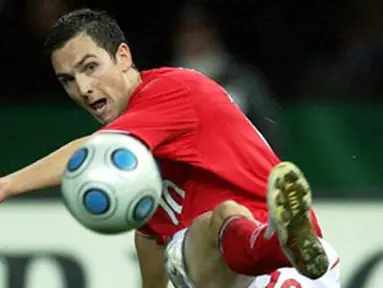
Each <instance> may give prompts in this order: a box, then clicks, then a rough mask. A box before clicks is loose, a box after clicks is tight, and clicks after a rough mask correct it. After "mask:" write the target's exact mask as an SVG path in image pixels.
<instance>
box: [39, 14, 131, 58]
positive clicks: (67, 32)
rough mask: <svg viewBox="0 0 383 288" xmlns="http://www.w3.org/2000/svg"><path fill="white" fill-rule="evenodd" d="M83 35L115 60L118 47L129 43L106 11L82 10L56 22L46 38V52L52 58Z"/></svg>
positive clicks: (64, 16)
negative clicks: (57, 51) (70, 42)
mask: <svg viewBox="0 0 383 288" xmlns="http://www.w3.org/2000/svg"><path fill="white" fill-rule="evenodd" d="M81 33H85V34H86V35H88V36H89V37H91V38H92V40H93V41H94V42H95V43H96V44H97V45H98V46H99V47H101V48H103V49H105V50H106V51H107V52H108V54H109V55H110V56H111V57H112V58H115V54H116V52H117V49H118V46H119V45H120V44H121V43H127V41H126V38H125V35H124V33H123V32H122V30H121V28H120V26H119V25H118V24H117V21H116V20H115V19H113V18H112V17H111V16H109V15H108V14H107V13H106V12H105V11H95V10H91V9H88V8H82V9H78V10H74V11H72V12H70V13H68V14H65V15H63V16H61V17H60V18H59V19H58V20H57V21H56V23H55V24H54V25H53V26H52V28H51V29H50V31H49V32H48V34H47V36H46V38H45V42H44V48H45V49H44V50H45V52H46V53H47V54H48V55H49V56H51V55H52V53H53V52H54V51H55V50H57V49H60V48H62V47H63V46H64V45H65V44H66V43H67V42H68V41H69V40H71V39H72V38H74V37H76V36H77V35H79V34H81Z"/></svg>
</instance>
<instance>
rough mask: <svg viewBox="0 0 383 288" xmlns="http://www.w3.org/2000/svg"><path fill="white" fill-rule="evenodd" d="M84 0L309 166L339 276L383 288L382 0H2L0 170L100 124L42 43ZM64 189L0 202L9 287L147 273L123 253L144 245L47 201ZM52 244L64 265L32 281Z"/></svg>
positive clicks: (354, 286)
mask: <svg viewBox="0 0 383 288" xmlns="http://www.w3.org/2000/svg"><path fill="white" fill-rule="evenodd" d="M80 7H90V8H97V9H103V10H107V11H108V12H109V13H110V14H112V15H113V16H115V18H116V19H117V20H118V22H119V23H120V25H121V27H122V29H123V30H124V31H125V32H126V35H127V38H128V39H129V43H130V46H131V49H132V52H133V56H134V60H135V63H136V65H137V67H138V68H139V69H140V70H145V69H151V68H156V67H160V66H182V67H188V68H193V69H196V70H199V71H201V72H203V73H205V74H206V75H208V76H210V77H211V78H213V79H215V80H216V81H218V82H219V83H221V84H222V85H223V86H224V87H225V88H226V90H227V91H228V92H229V93H230V95H231V96H232V97H233V99H234V100H235V101H236V102H237V104H238V105H239V106H240V107H241V109H242V110H243V111H244V113H246V115H247V116H248V117H249V119H250V120H251V121H252V122H253V123H254V124H255V125H256V126H257V127H258V128H259V129H260V130H261V132H262V133H263V134H264V135H265V136H266V137H267V139H268V140H269V142H270V143H271V145H272V146H273V148H274V149H275V150H276V151H277V153H278V155H279V156H280V157H281V158H282V159H283V160H290V161H294V162H296V163H297V164H298V165H299V166H300V167H301V168H302V170H303V171H305V174H306V176H307V177H308V178H309V180H310V182H311V184H312V187H313V190H314V196H315V197H316V198H317V199H316V202H315V203H316V205H317V212H318V213H319V214H320V216H321V217H320V219H321V221H322V223H323V225H324V227H325V231H327V232H326V233H327V234H326V233H325V235H327V237H328V238H327V239H330V242H331V243H333V245H334V246H335V247H336V248H337V249H338V251H339V253H340V255H341V259H342V265H343V268H344V270H343V271H345V272H343V273H344V274H343V276H342V277H343V279H346V280H347V281H345V283H343V285H342V287H345V288H362V287H369V288H370V287H373V288H375V287H382V285H383V276H382V275H383V273H380V274H379V273H375V274H371V273H372V272H371V271H373V270H374V269H375V268H374V267H376V266H377V265H378V264H379V263H381V260H382V259H383V252H382V249H381V243H383V233H381V232H380V230H379V228H376V227H378V226H379V223H378V222H379V220H378V219H380V218H381V217H383V214H382V211H383V207H382V203H383V202H382V199H383V191H382V187H383V177H382V176H381V174H382V173H381V166H382V165H381V163H382V162H383V156H382V155H383V153H381V149H382V147H383V136H382V135H383V133H382V127H383V113H382V112H381V111H382V100H381V99H382V93H383V77H382V76H383V45H382V44H383V17H382V15H383V1H381V0H358V1H356V0H351V1H345V0H335V1H319V0H311V1H303V0H290V1H281V0H275V1H272V0H204V1H203V0H200V1H197V0H194V1H181V0H157V1H156V0H150V1H149V0H139V1H138V0H137V1H136V0H132V1H115V0H109V1H95V0H93V1H78V0H0V39H1V41H0V75H1V83H0V125H1V128H2V129H1V132H2V134H1V138H0V139H1V140H0V153H1V161H0V175H5V174H7V173H10V172H12V171H14V170H16V169H19V168H21V167H23V166H25V165H26V164H29V163H31V162H33V161H35V160H37V159H39V158H40V157H42V156H44V155H46V154H47V153H50V152H51V151H53V150H55V149H56V148H58V147H60V146H62V145H63V144H65V143H67V142H69V141H71V140H72V139H74V138H75V137H79V136H82V135H86V134H89V133H91V132H93V131H95V130H96V129H98V128H99V126H98V124H97V123H95V122H94V121H93V119H92V118H91V117H90V116H88V115H87V114H86V113H85V112H83V111H82V110H81V109H79V108H78V107H77V106H76V105H75V104H74V103H72V102H71V101H70V100H69V99H68V98H67V97H66V95H65V94H64V93H63V90H62V88H61V87H60V86H59V83H58V82H57V81H56V80H55V79H54V77H53V73H52V69H51V66H50V62H49V59H47V58H46V57H45V56H44V55H43V51H42V44H43V38H44V34H45V32H46V31H47V29H48V28H49V26H50V25H51V24H52V23H53V22H54V21H55V20H57V18H58V17H59V16H61V15H62V14H64V13H66V12H68V11H71V10H73V9H75V8H80ZM59 196H60V194H59V190H58V189H50V190H45V191H38V192H36V193H31V194H29V195H28V196H26V197H25V196H24V197H20V198H21V200H27V201H18V200H19V199H20V198H17V199H15V200H16V201H12V200H11V201H9V202H6V203H5V204H2V205H1V207H0V223H1V227H2V228H1V230H0V231H1V237H0V238H1V239H0V240H1V241H0V244H1V245H0V246H1V247H4V249H1V250H0V288H3V287H5V288H7V287H11V288H23V287H29V288H30V287H50V288H53V287H52V284H47V283H52V281H53V282H55V281H56V282H55V283H58V282H57V279H56V278H57V277H56V278H55V277H53V276H52V277H53V278H54V279H53V280H52V281H48V280H47V276H49V275H51V273H50V271H51V270H49V269H51V268H52V267H58V266H57V265H58V264H60V265H61V266H60V265H59V266H60V267H61V270H62V271H63V273H64V274H65V275H66V276H65V277H66V278H65V277H64V278H65V279H66V280H65V281H66V282H65V281H64V280H63V281H64V282H65V283H66V284H65V285H66V286H65V285H64V284H62V285H63V286H60V287H71V288H72V287H75V288H83V287H92V288H98V287H110V286H113V287H127V286H125V284H122V283H129V281H128V282H126V281H125V280H124V281H122V280H121V281H120V279H119V278H118V277H117V278H116V277H115V275H116V270H115V269H116V268H121V269H120V270H121V271H120V274H119V275H121V276H123V277H125V278H128V279H132V277H136V278H137V279H138V278H139V276H138V272H137V271H136V270H134V269H133V270H132V269H131V268H127V267H125V266H124V265H125V263H126V261H125V260H126V259H125V258H121V257H120V256H121V255H123V254H124V253H125V252H126V249H130V250H129V252H127V255H130V256H129V257H131V260H132V259H133V260H132V261H131V263H132V264H131V265H133V267H136V266H137V263H136V261H135V260H134V248H133V244H131V245H130V246H129V247H130V248H129V247H128V248H126V247H127V246H126V244H125V240H121V241H120V240H118V239H121V238H117V239H116V238H113V239H111V238H108V239H110V240H106V239H105V238H102V237H100V236H99V235H98V236H95V235H93V234H91V235H89V233H88V232H87V231H86V230H85V229H80V228H79V227H77V226H76V225H77V224H76V222H75V221H74V220H73V219H72V218H70V217H69V216H68V215H67V214H66V211H65V210H64V208H63V207H62V205H61V206H60V204H59V203H60V202H59V201H52V202H50V201H48V200H55V199H57V200H58V199H59ZM31 199H34V200H37V201H31ZM8 203H9V204H8ZM25 205H27V206H28V205H29V206H28V207H26V206H25ZM40 208H41V209H40ZM40 219H43V221H41V220H40ZM28 221H31V223H32V224H29V223H28ZM47 227H49V228H47ZM354 227H357V229H355V228H354ZM75 228H76V229H77V230H76V229H75ZM28 229H32V230H28ZM25 231H28V232H25ZM36 231H37V232H36ZM38 231H40V232H38ZM87 233H88V234H87ZM130 235H131V234H130ZM75 236H76V237H75ZM72 238H73V239H72ZM7 239H8V240H7ZM31 239H34V240H31ZM59 240H61V242H60V241H59ZM23 241H24V242H23ZM57 241H59V242H57ZM113 241H115V242H113ZM118 241H120V242H118ZM130 242H131V241H130ZM130 242H129V243H130ZM20 243H21V244H20ZM90 243H93V245H90ZM68 245H69V246H68ZM71 245H72V246H71ZM112 248H113V249H114V248H115V249H117V248H118V249H120V250H121V251H120V250H119V251H118V253H116V251H117V250H116V251H115V254H113V253H109V252H110V251H111V249H112ZM52 249H53V250H52ZM113 249H112V250H113ZM30 251H32V252H30ZM38 251H40V252H38ZM52 251H53V252H52ZM57 251H61V252H57ZM62 251H65V253H67V252H69V253H71V254H73V255H74V256H75V257H74V258H73V257H72V256H71V257H69V258H68V257H67V256H65V255H66V254H65V253H64V252H62ZM47 253H48V254H47ZM49 253H50V254H49ZM60 253H61V254H60ZM62 253H64V254H62ZM47 255H48V256H49V259H51V258H52V259H56V260H55V261H56V262H55V263H56V264H54V265H51V264H49V265H48V266H47V267H48V268H49V267H50V268H49V269H48V268H47V269H48V270H46V268H44V269H43V270H44V272H43V274H42V276H41V275H40V276H41V278H38V279H37V280H36V283H37V284H36V285H37V286H32V284H30V283H32V282H33V281H32V282H31V281H29V282H28V281H26V280H25V277H26V275H27V274H28V273H27V272H25V271H26V270H25V269H26V267H29V266H28V265H27V264H26V263H30V262H31V259H32V260H33V261H35V260H36V259H46V258H47V257H48V256H47ZM79 257H80V258H79ZM97 257H98V258H97ZM108 257H109V258H108ZM76 259H77V260H76ZM95 259H98V260H97V261H96V260H95ZM104 259H109V260H104ZM33 261H32V262H33ZM36 261H37V260H36ZM36 261H35V262H36ZM104 261H106V262H104ZM107 261H109V262H107ZM2 263H7V265H8V266H7V265H6V266H7V267H8V268H7V269H8V270H9V271H10V272H9V273H8V274H7V273H6V274H4V273H3V274H4V275H7V276H6V277H5V276H4V277H2V276H1V275H3V274H1V273H2V271H3V272H4V271H5V270H4V269H3V270H2V269H1V268H2ZM33 263H34V262H33ZM57 263H58V264H57ZM63 263H64V264H63ZM65 263H66V264H65ZM68 263H69V264H68ZM93 263H97V264H93ZM106 263H107V264H106ZM116 263H118V264H116ZM36 265H37V264H36ZM3 266H4V265H3ZM30 266H31V265H30ZM32 266H33V265H32ZM32 266H31V267H32ZM33 267H35V266H33ZM44 267H45V266H44ZM76 267H77V268H76ZM129 267H130V266H129ZM76 269H77V270H76ZM82 269H85V270H84V271H85V272H84V271H82ZM86 269H88V270H89V271H88V270H86ZM104 269H109V270H108V272H107V273H104V274H102V273H101V272H100V271H105V270H104ZM8 270H7V271H8ZM74 271H77V272H76V273H78V274H76V273H75V272H74ZM78 271H80V272H81V271H82V272H81V273H82V274H81V273H80V272H78ZM128 271H129V273H130V274H129V273H128V274H129V275H128V274H126V273H125V272H128ZM99 272H100V273H99ZM44 273H45V274H44ZM64 274H63V275H64ZM60 275H61V274H60ZM76 275H80V276H81V275H82V276H81V277H80V276H78V277H77V276H76ZM84 275H85V276H84ZM132 275H133V276H132ZM371 275H372V276H374V277H372V276H371ZM84 277H85V278H86V277H87V278H86V279H88V280H89V281H90V282H89V283H93V284H89V283H88V284H84V283H85V280H84V279H85V278H84ZM107 277H109V278H110V279H107ZM64 278H62V279H64ZM125 278H124V279H125ZM372 278H373V280H371V279H372ZM4 279H5V280H4ZM23 279H24V280H23ZM41 279H43V280H41ZM60 279H61V278H60ZM99 279H101V280H105V281H111V282H108V283H110V285H103V284H102V283H101V282H100V283H98V282H97V281H99ZM3 280H4V281H8V282H6V283H8V284H4V283H5V282H1V281H3ZM29 280H30V279H29ZM23 281H26V282H25V283H29V284H25V285H24V286H23V284H22V282H23ZM60 281H61V280H60ZM71 281H72V282H71ZM92 281H93V282H92ZM113 281H114V282H113ZM131 281H133V280H131ZM136 281H138V282H139V280H136ZM368 281H370V282H368ZM371 281H375V282H371ZM64 282H63V283H64ZM112 282H113V283H112ZM138 282H137V283H138ZM367 282H368V283H369V284H366V283H367ZM60 283H61V282H60ZM68 283H69V284H68ZM132 283H133V282H132ZM42 284H43V285H42ZM2 285H3V286H2ZM116 285H117V286H116ZM118 285H120V286H118ZM137 285H138V284H137ZM128 286H129V284H128ZM55 287H58V286H55ZM129 287H139V285H138V286H135V285H133V284H131V285H130V286H129Z"/></svg>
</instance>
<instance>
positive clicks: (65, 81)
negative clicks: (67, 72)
mask: <svg viewBox="0 0 383 288" xmlns="http://www.w3.org/2000/svg"><path fill="white" fill-rule="evenodd" d="M59 81H60V82H61V83H62V85H64V86H68V85H69V84H70V83H71V82H73V81H74V77H69V76H68V77H61V78H60V79H59Z"/></svg>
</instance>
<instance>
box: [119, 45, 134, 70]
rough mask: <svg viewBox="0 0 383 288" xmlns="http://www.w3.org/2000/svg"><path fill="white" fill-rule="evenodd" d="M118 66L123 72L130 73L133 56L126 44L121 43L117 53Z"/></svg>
mask: <svg viewBox="0 0 383 288" xmlns="http://www.w3.org/2000/svg"><path fill="white" fill-rule="evenodd" d="M116 61H117V65H119V66H120V67H121V70H122V72H126V71H128V70H129V69H130V68H131V67H132V65H133V61H132V54H131V53H130V49H129V46H128V45H127V44H126V43H121V44H120V46H118V48H117V52H116Z"/></svg>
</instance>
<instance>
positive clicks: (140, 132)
mask: <svg viewBox="0 0 383 288" xmlns="http://www.w3.org/2000/svg"><path fill="white" fill-rule="evenodd" d="M191 99H192V98H191V97H190V93H189V88H188V87H186V86H184V85H183V84H182V83H178V82H177V81H174V80H172V79H170V78H167V77H162V78H159V79H157V80H153V81H152V82H151V83H149V84H147V86H145V87H144V88H143V89H142V90H141V91H139V92H138V94H137V95H134V99H132V100H134V101H132V103H130V104H129V107H128V109H127V111H126V112H125V113H124V114H122V115H121V116H120V117H118V118H117V119H116V120H115V121H113V122H112V123H110V124H109V125H107V126H105V127H104V128H103V129H102V130H117V131H123V132H126V133H129V134H132V135H134V136H136V137H138V138H139V139H140V140H141V141H143V142H144V143H146V145H147V146H149V148H150V149H151V150H152V151H155V152H157V154H158V153H159V154H161V153H165V154H166V153H167V152H170V150H172V152H175V151H179V150H181V151H187V150H190V149H192V147H191V146H193V143H192V142H193V135H194V133H196V127H197V122H198V121H197V117H196V115H195V110H194V107H193V104H192V103H191ZM169 144H171V145H169ZM170 146H171V147H170ZM155 154H156V153H155ZM178 154H182V152H178Z"/></svg>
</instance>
